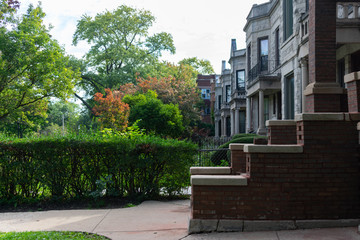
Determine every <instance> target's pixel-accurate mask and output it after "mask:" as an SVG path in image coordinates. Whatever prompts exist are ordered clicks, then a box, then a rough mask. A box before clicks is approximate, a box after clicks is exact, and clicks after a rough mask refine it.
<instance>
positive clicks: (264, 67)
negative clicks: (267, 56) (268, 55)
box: [247, 60, 280, 87]
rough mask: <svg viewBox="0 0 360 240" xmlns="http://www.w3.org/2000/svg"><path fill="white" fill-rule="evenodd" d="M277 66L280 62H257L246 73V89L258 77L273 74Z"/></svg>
mask: <svg viewBox="0 0 360 240" xmlns="http://www.w3.org/2000/svg"><path fill="white" fill-rule="evenodd" d="M279 66H280V61H278V60H263V61H261V62H258V63H257V64H256V65H255V66H254V67H253V68H252V69H251V70H250V71H249V72H248V79H247V85H248V87H249V86H250V85H251V84H252V82H253V81H254V80H255V79H256V78H257V77H258V76H260V75H269V74H273V73H274V72H275V71H276V70H277V69H278V67H279Z"/></svg>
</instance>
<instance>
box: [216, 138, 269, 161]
mask: <svg viewBox="0 0 360 240" xmlns="http://www.w3.org/2000/svg"><path fill="white" fill-rule="evenodd" d="M255 138H266V137H265V136H259V135H256V134H246V133H241V134H236V135H234V136H233V139H232V140H230V141H228V142H226V143H224V144H223V145H220V146H219V150H218V151H216V152H214V153H213V155H212V156H211V158H210V160H211V162H212V163H213V164H214V165H220V164H223V162H227V163H228V164H230V152H229V151H228V148H229V145H230V144H231V143H253V142H254V139H255ZM221 149H223V150H221Z"/></svg>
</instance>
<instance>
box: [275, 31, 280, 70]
mask: <svg viewBox="0 0 360 240" xmlns="http://www.w3.org/2000/svg"><path fill="white" fill-rule="evenodd" d="M279 65H280V33H279V28H277V29H276V30H275V66H276V67H278V66H279Z"/></svg>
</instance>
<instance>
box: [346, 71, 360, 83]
mask: <svg viewBox="0 0 360 240" xmlns="http://www.w3.org/2000/svg"><path fill="white" fill-rule="evenodd" d="M357 80H360V72H352V73H349V74H346V75H345V76H344V82H345V83H349V82H352V81H357Z"/></svg>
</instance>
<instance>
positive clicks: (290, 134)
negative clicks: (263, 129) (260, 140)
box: [268, 125, 297, 145]
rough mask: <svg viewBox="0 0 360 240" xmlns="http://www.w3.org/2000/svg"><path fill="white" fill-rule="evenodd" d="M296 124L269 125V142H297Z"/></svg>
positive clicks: (270, 143)
mask: <svg viewBox="0 0 360 240" xmlns="http://www.w3.org/2000/svg"><path fill="white" fill-rule="evenodd" d="M296 143H297V139H296V125H291V126H268V144H269V145H275V144H296Z"/></svg>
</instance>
